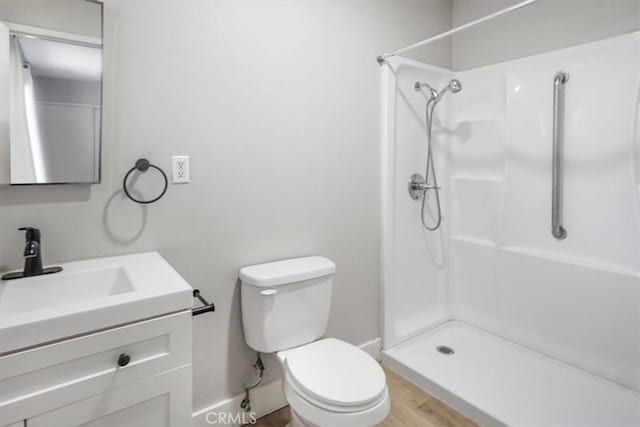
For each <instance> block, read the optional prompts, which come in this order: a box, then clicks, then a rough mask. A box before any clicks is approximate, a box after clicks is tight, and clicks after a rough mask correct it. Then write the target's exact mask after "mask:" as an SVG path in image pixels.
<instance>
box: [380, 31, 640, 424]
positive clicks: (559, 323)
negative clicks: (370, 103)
mask: <svg viewBox="0 0 640 427" xmlns="http://www.w3.org/2000/svg"><path fill="white" fill-rule="evenodd" d="M638 52H640V33H630V34H625V35H621V36H616V37H612V38H607V39H601V40H597V41H594V42H590V43H587V44H582V45H578V46H573V47H569V48H565V49H560V50H553V51H548V52H545V53H541V54H537V55H534V56H528V57H523V58H519V59H515V60H510V61H507V62H502V63H495V64H491V65H487V66H483V67H479V68H474V69H468V70H461V71H455V72H454V71H451V70H449V69H445V68H439V67H435V66H430V65H426V64H423V63H421V62H417V61H414V60H410V59H407V58H403V57H400V56H390V55H387V56H385V57H384V58H383V61H382V67H381V69H382V72H383V74H384V79H383V90H384V96H385V113H384V123H385V131H384V142H383V166H384V167H383V182H382V204H383V205H382V208H383V255H382V265H383V269H382V335H383V351H382V358H383V362H384V363H385V364H387V365H388V366H390V367H391V368H392V369H394V370H396V371H398V372H399V373H401V374H403V375H404V376H406V377H408V378H409V379H411V380H412V381H413V382H414V383H416V384H418V385H419V386H421V387H422V388H424V389H426V390H427V391H428V392H430V393H432V394H434V395H435V396H436V397H438V398H440V399H442V400H443V401H445V402H446V403H448V404H449V405H451V406H453V407H454V408H456V409H457V410H459V411H461V412H463V413H464V414H466V415H467V416H469V417H471V418H472V419H474V420H476V421H477V422H479V423H480V424H483V425H492V426H493V425H511V426H563V427H568V426H576V427H578V426H579V427H585V426H598V427H603V426H614V425H615V426H638V425H640V203H639V200H640V162H639V161H638V158H637V157H638V153H640V140H639V135H638V128H639V127H640V116H639V114H638V105H639V102H640V101H639V96H640V95H639V94H640V84H639V82H640V55H638ZM558 76H560V77H558ZM602 76H611V77H612V78H607V79H603V78H602ZM416 82H419V83H418V86H416ZM425 82H428V85H426V84H425ZM453 82H462V84H461V85H460V84H459V83H455V84H454V83H453ZM462 86H464V90H461V91H459V93H457V94H456V95H455V96H449V95H450V94H449V95H447V96H442V95H441V93H442V91H440V92H438V91H437V90H434V89H433V88H436V87H445V88H448V89H449V90H450V91H451V92H455V90H454V88H458V89H460V88H461V87H462ZM416 88H419V89H420V90H419V91H416ZM436 100H437V101H436ZM436 105H438V107H437V108H435V106H436ZM425 109H426V110H425ZM425 111H426V112H427V114H425ZM429 111H431V114H432V115H430V114H429ZM434 111H435V113H433V112H434ZM429 142H430V143H429ZM425 159H426V168H425ZM436 170H437V175H436V173H435V172H436ZM416 171H426V174H425V176H416V175H414V177H413V178H412V179H411V181H410V182H409V190H410V193H411V195H412V196H413V198H412V197H409V196H408V195H407V178H408V177H410V176H411V175H412V174H414V173H416ZM439 187H442V189H440V188H439ZM416 197H417V199H416ZM427 197H428V200H426V201H425V199H427ZM421 205H423V206H424V208H423V209H424V213H423V214H422V215H421V212H420V211H421ZM425 219H426V220H428V221H429V220H430V221H431V222H427V224H426V225H427V226H428V227H424V226H423V221H425ZM429 229H436V231H429ZM563 231H565V233H563Z"/></svg>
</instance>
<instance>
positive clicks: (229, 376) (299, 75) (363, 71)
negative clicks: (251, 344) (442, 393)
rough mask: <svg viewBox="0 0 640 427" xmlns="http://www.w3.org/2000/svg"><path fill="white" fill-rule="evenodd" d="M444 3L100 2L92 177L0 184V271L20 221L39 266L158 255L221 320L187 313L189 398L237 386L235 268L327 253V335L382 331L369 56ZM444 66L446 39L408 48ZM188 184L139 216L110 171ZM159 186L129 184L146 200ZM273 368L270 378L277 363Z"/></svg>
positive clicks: (376, 84)
mask: <svg viewBox="0 0 640 427" xmlns="http://www.w3.org/2000/svg"><path fill="white" fill-rule="evenodd" d="M450 6H451V4H450V1H449V0H430V1H424V0H401V1H400V0H371V1H329V0H327V1H304V2H301V1H293V0H292V1H277V2H276V1H269V2H266V1H265V2H261V1H211V2H202V1H180V2H178V1H173V2H172V1H153V2H152V1H127V2H123V1H113V2H107V3H106V6H105V65H106V69H105V82H104V90H105V93H104V97H105V105H104V114H105V116H104V151H103V182H102V184H100V185H94V186H48V187H20V188H6V187H5V188H0V224H2V227H0V268H3V269H7V268H15V267H18V266H20V265H21V263H22V259H21V256H20V255H21V252H22V249H23V236H22V235H21V233H19V232H17V231H15V229H16V228H17V227H19V226H22V225H33V226H37V227H40V228H41V229H42V231H43V239H44V240H43V247H44V257H45V261H46V262H47V263H48V264H51V263H57V262H61V261H66V260H74V259H82V258H89V257H96V256H104V255H115V254H122V253H132V252H141V251H149V250H158V251H159V252H160V253H161V254H162V255H163V256H165V257H166V258H167V259H168V261H169V262H170V263H171V264H172V265H173V266H175V268H176V269H177V270H178V271H179V272H180V273H181V274H182V275H183V276H184V277H185V279H186V280H188V281H189V282H190V283H191V284H192V285H193V286H194V287H198V288H200V289H201V290H202V292H203V294H204V295H205V296H207V297H208V298H211V299H212V300H213V301H215V303H216V306H217V311H216V312H215V313H213V314H209V315H205V316H202V317H199V318H196V319H194V363H195V368H194V369H195V371H194V382H195V384H194V388H195V390H194V391H195V402H194V403H195V406H196V408H201V407H204V406H207V405H210V404H212V403H214V402H217V401H220V400H221V399H224V398H227V397H230V396H232V395H234V394H237V393H240V392H241V379H243V378H245V379H246V376H247V374H249V373H250V366H251V365H250V363H251V362H252V361H251V360H250V359H251V358H252V357H253V354H252V352H251V351H249V349H248V348H247V347H246V346H245V344H244V341H243V336H242V329H241V322H240V310H239V299H238V287H237V284H236V278H237V274H238V269H239V268H240V267H241V266H243V265H247V264H253V263H260V262H265V261H270V260H274V259H281V258H287V257H297V256H303V255H309V254H321V255H324V256H327V257H329V258H331V259H333V260H335V262H336V264H337V267H338V272H337V275H336V280H335V289H334V298H333V307H332V315H331V320H330V327H329V332H328V333H329V335H331V336H336V337H339V338H343V339H345V340H347V341H349V342H352V343H355V344H361V343H364V342H366V341H369V340H372V339H374V338H376V337H378V336H379V330H378V320H379V319H378V318H379V309H378V298H379V297H378V289H379V272H380V271H379V264H380V263H379V255H380V233H379V227H380V224H379V222H380V209H379V203H380V200H379V197H380V194H379V193H380V191H379V182H380V177H379V174H380V172H379V171H380V139H381V135H380V127H381V122H380V112H381V95H380V75H381V74H380V68H379V65H378V64H377V63H376V61H375V57H376V55H377V54H379V53H381V52H382V51H386V50H392V49H394V48H397V47H401V46H403V45H406V44H409V43H412V42H414V41H416V40H418V39H421V38H423V37H425V36H428V35H431V34H435V33H437V32H440V31H443V30H446V29H448V27H449V25H450V22H451V7H450ZM419 55H424V56H425V58H428V60H429V61H430V62H435V63H439V64H441V65H445V66H447V65H449V63H450V50H449V48H448V47H446V46H444V47H443V46H440V47H437V48H435V50H434V49H431V50H430V51H428V52H425V51H423V52H420V53H419ZM173 154H187V155H190V156H191V179H192V183H191V184H188V185H180V186H171V187H170V188H169V191H168V193H167V195H166V197H165V198H164V199H162V200H161V201H160V202H158V203H157V204H154V205H151V206H148V207H144V206H141V205H135V204H134V203H132V202H130V201H128V200H127V199H125V198H123V196H122V194H121V192H119V188H120V184H121V179H122V177H123V175H124V173H125V172H126V171H127V169H129V168H130V167H131V166H132V165H133V163H134V162H135V160H136V159H137V158H139V157H147V158H149V159H150V160H151V161H152V162H154V163H157V164H158V165H159V166H161V167H163V168H164V169H165V170H170V156H171V155H173ZM160 185H161V183H160V181H159V177H158V176H156V175H153V174H152V173H149V174H148V175H147V176H143V177H141V178H140V180H139V181H138V188H139V189H140V191H141V193H143V194H146V195H147V196H150V195H152V193H153V192H154V191H157V189H158V188H159V187H160ZM273 367H274V363H273V360H272V359H271V360H270V361H269V365H268V369H269V370H270V373H269V376H270V377H272V376H273V375H274V372H275V373H276V374H277V369H274V368H273Z"/></svg>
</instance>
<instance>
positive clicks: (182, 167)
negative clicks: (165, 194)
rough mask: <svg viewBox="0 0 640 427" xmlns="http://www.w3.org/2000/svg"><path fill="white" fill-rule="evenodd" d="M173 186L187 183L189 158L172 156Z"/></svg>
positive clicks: (188, 178)
mask: <svg viewBox="0 0 640 427" xmlns="http://www.w3.org/2000/svg"><path fill="white" fill-rule="evenodd" d="M171 164H172V165H173V180H172V182H173V183H174V184H186V183H187V182H189V180H190V177H189V156H172V157H171Z"/></svg>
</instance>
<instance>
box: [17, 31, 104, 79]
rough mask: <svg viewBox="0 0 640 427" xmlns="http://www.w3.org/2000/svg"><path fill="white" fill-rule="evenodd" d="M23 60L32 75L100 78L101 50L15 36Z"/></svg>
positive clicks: (64, 77) (60, 77)
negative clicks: (28, 65) (29, 65)
mask: <svg viewBox="0 0 640 427" xmlns="http://www.w3.org/2000/svg"><path fill="white" fill-rule="evenodd" d="M18 39H19V41H20V46H21V47H22V52H23V54H24V57H25V61H26V62H28V63H29V64H31V72H32V74H33V75H34V76H39V77H51V78H57V79H68V80H82V81H100V79H101V75H102V50H101V49H100V48H96V47H88V46H80V45H76V44H70V43H64V42H59V41H52V40H45V39H39V38H34V37H30V36H18Z"/></svg>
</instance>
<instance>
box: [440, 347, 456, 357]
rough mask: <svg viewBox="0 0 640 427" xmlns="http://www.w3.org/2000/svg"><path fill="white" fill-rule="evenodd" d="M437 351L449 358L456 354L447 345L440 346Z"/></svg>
mask: <svg viewBox="0 0 640 427" xmlns="http://www.w3.org/2000/svg"><path fill="white" fill-rule="evenodd" d="M436 350H438V351H439V352H440V353H442V354H444V355H447V356H451V355H452V354H453V353H455V351H454V350H453V349H452V348H451V347H449V346H446V345H439V346H437V347H436Z"/></svg>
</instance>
